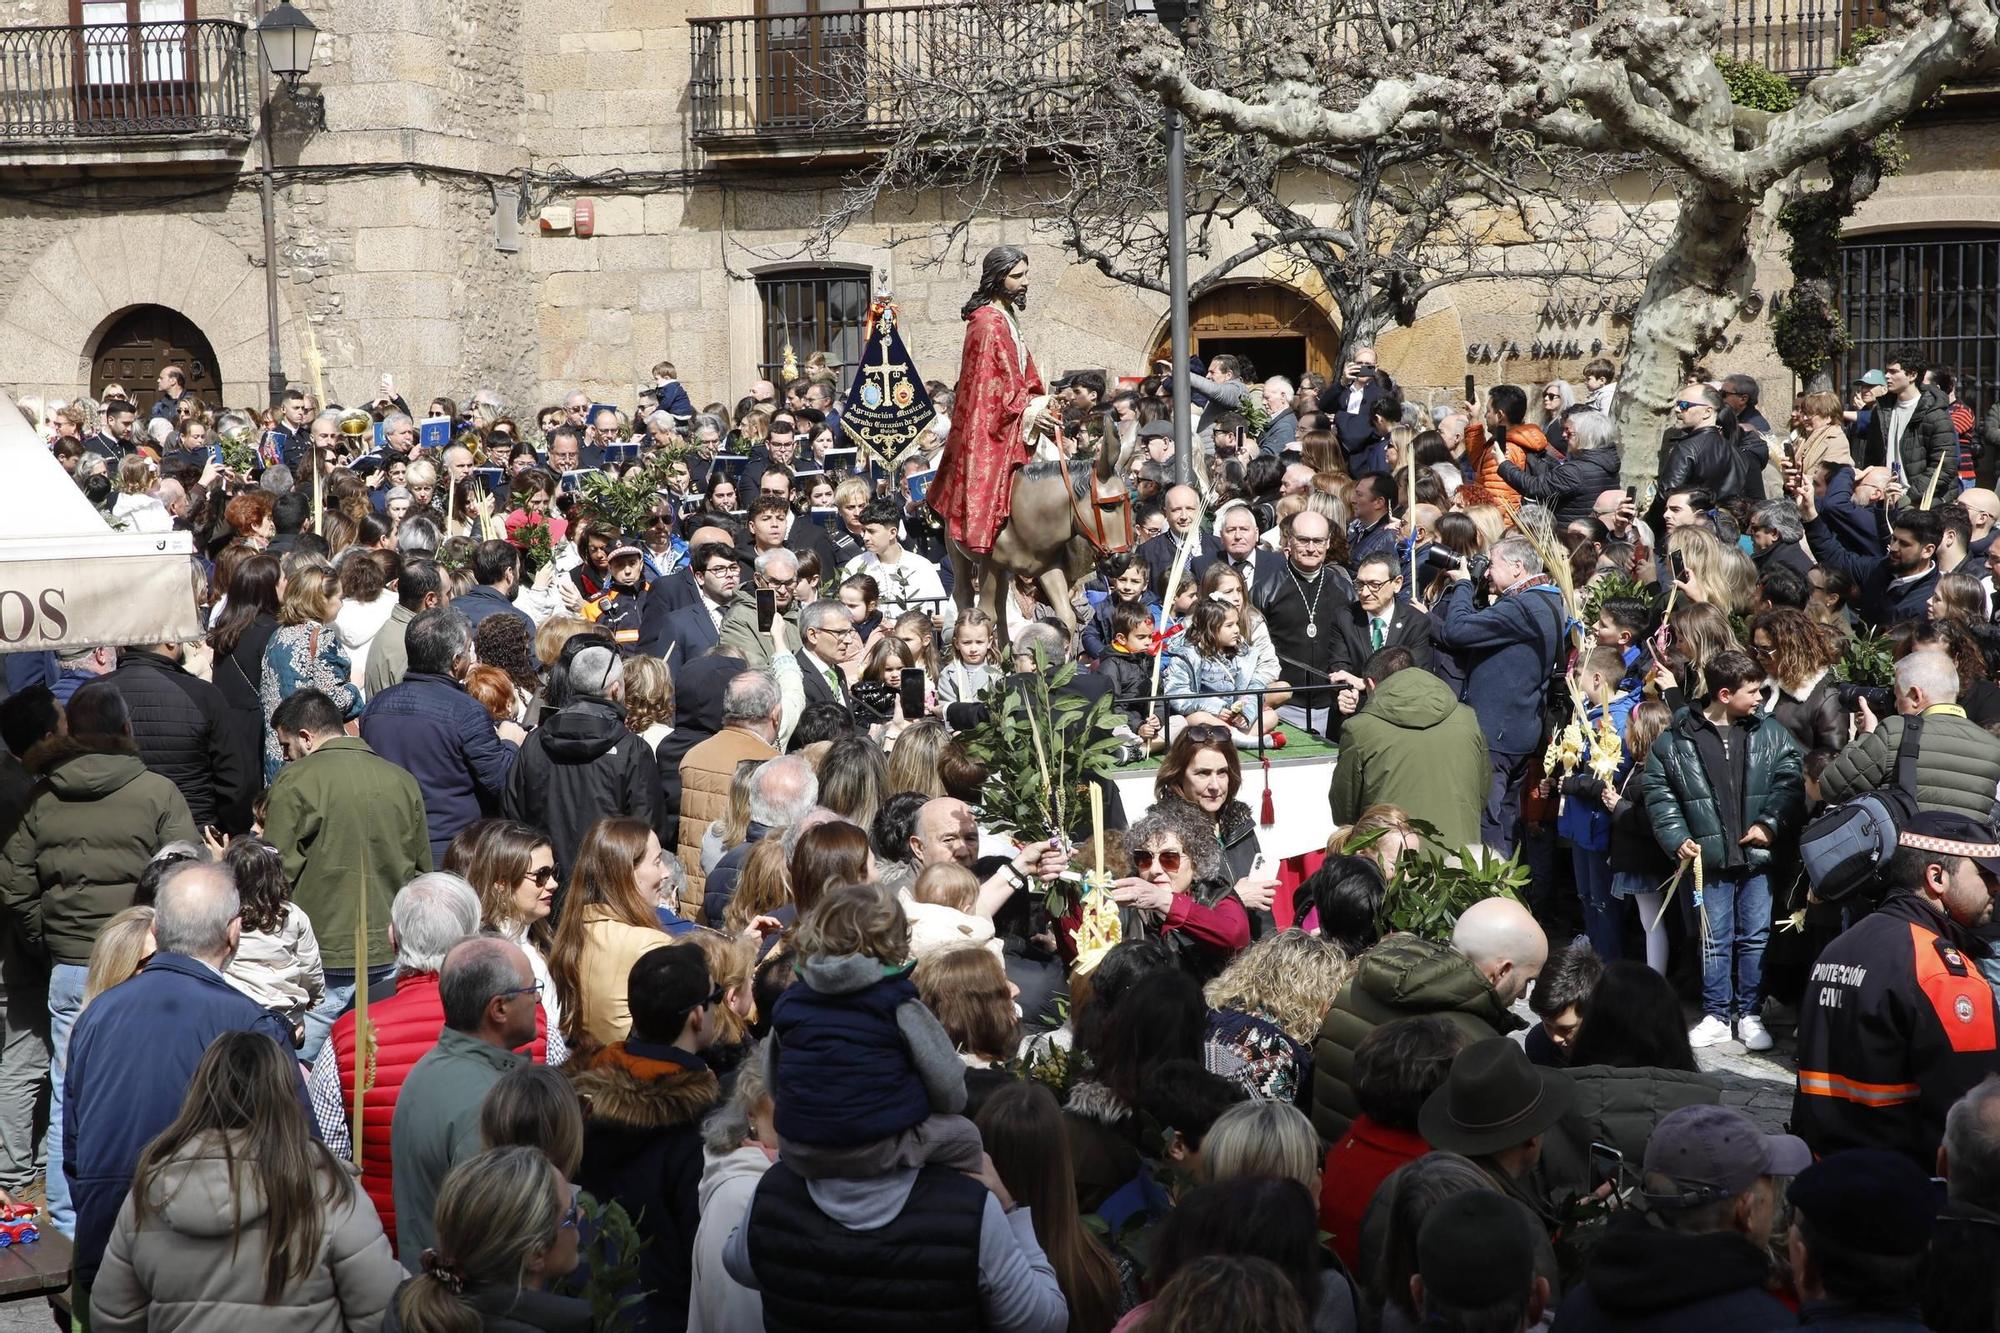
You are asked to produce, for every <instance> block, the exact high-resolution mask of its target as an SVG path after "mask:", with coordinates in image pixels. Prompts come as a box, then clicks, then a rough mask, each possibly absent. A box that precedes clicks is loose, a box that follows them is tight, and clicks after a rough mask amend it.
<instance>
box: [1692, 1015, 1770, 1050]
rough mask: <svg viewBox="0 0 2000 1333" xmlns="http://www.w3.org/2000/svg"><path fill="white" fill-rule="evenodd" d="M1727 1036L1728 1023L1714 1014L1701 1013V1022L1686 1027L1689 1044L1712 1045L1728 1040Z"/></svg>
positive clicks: (1728, 1036) (1697, 1045)
mask: <svg viewBox="0 0 2000 1333" xmlns="http://www.w3.org/2000/svg"><path fill="white" fill-rule="evenodd" d="M1729 1038H1730V1032H1729V1024H1727V1023H1725V1022H1723V1021H1722V1020H1721V1019H1719V1018H1717V1017H1716V1016H1715V1015H1714V1014H1704V1015H1702V1019H1701V1022H1699V1023H1696V1024H1695V1025H1694V1026H1693V1027H1691V1028H1689V1029H1688V1045H1690V1046H1695V1047H1701V1046H1714V1045H1716V1044H1717V1043H1718V1042H1725V1041H1728V1040H1729ZM1766 1040H1767V1041H1768V1040H1769V1038H1766Z"/></svg>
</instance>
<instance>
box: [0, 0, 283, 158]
mask: <svg viewBox="0 0 2000 1333" xmlns="http://www.w3.org/2000/svg"><path fill="white" fill-rule="evenodd" d="M251 58H252V57H251V55H250V53H249V48H248V46H247V44H246V40H245V29H244V26H243V25H242V24H240V23H230V22H226V21H222V20H216V19H201V20H197V21H194V22H189V23H106V24H90V25H88V26H72V27H60V28H5V29H0V144H9V145H51V144H55V145H79V144H89V143H91V142H93V141H102V140H112V139H118V140H129V139H143V138H149V137H156V136H157V137H162V138H169V137H174V136H181V137H190V136H200V137H210V138H227V139H245V140H247V139H248V138H249V136H250V132H251V127H252V122H253V120H254V118H255V105H254V103H253V101H252V99H251V94H250V78H249V70H250V63H249V62H250V60H251Z"/></svg>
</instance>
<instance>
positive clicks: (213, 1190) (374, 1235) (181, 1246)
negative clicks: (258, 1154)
mask: <svg viewBox="0 0 2000 1333" xmlns="http://www.w3.org/2000/svg"><path fill="white" fill-rule="evenodd" d="M237 1188H238V1193H239V1195H240V1207H241V1213H242V1235H241V1238H240V1243H239V1242H237V1241H235V1240H233V1239H232V1226H231V1224H232V1221H233V1216H232V1214H233V1212H234V1211H235V1205H233V1204H232V1200H231V1191H230V1184H229V1167H228V1163H227V1161H226V1159H225V1158H224V1156H223V1151H222V1144H221V1141H220V1139H219V1137H212V1136H211V1137H205V1138H204V1139H201V1140H197V1141H196V1142H195V1143H192V1144H190V1145H189V1146H188V1148H187V1150H186V1151H184V1152H183V1153H182V1154H181V1155H180V1156H179V1157H178V1158H177V1159H176V1160H175V1161H174V1162H173V1163H172V1164H170V1165H169V1166H168V1167H167V1169H166V1170H164V1171H161V1172H159V1173H158V1174H157V1175H155V1177H154V1180H153V1186H152V1190H151V1196H150V1201H149V1207H148V1210H147V1216H146V1220H145V1223H144V1224H143V1225H141V1223H140V1222H139V1220H138V1214H137V1211H136V1209H135V1208H134V1206H133V1202H132V1199H131V1198H130V1197H127V1198H126V1200H125V1205H124V1207H122V1208H121V1209H119V1212H118V1222H117V1225H116V1226H115V1227H114V1228H113V1229H112V1232H111V1243H110V1245H109V1246H108V1247H107V1248H106V1249H105V1252H104V1266H103V1267H102V1268H100V1269H99V1270H98V1273H97V1282H96V1284H95V1285H94V1286H93V1287H92V1288H91V1291H90V1320H91V1327H92V1328H94V1329H97V1330H99V1333H137V1330H146V1331H147V1333H176V1331H177V1330H182V1329H185V1330H188V1333H200V1331H201V1330H207V1329H228V1330H230V1333H374V1331H375V1330H376V1329H378V1328H380V1327H381V1326H382V1314H383V1311H384V1310H386V1309H387V1308H388V1304H389V1301H390V1299H391V1298H392V1297H393V1296H394V1295H395V1292H396V1286H397V1284H398V1283H400V1282H401V1281H402V1280H403V1278H404V1277H406V1276H407V1274H405V1273H404V1272H403V1267H402V1265H401V1264H399V1263H397V1262H396V1255H395V1252H394V1251H393V1250H391V1249H390V1248H389V1241H388V1238H387V1237H385V1236H384V1235H383V1234H382V1221H381V1219H380V1218H379V1217H377V1216H376V1214H375V1205H374V1204H372V1203H370V1202H369V1201H368V1196H367V1195H366V1194H363V1193H362V1192H361V1187H360V1184H359V1182H357V1181H356V1180H354V1179H353V1178H352V1177H351V1176H350V1175H349V1174H348V1173H346V1172H343V1173H342V1174H341V1177H340V1180H339V1182H338V1193H337V1196H336V1202H335V1203H333V1204H332V1205H331V1206H329V1207H328V1208H327V1209H326V1220H325V1224H324V1227H323V1228H322V1231H321V1234H320V1243H319V1254H318V1256H317V1257H316V1258H315V1260H314V1261H313V1265H312V1267H311V1269H310V1270H309V1271H308V1272H307V1273H306V1276H305V1277H304V1279H303V1280H301V1281H297V1282H294V1283H292V1284H291V1285H290V1286H289V1287H287V1288H286V1289H285V1291H284V1292H283V1293H282V1294H280V1296H279V1297H278V1300H277V1302H276V1303H275V1304H273V1305H265V1304H264V1303H263V1299H264V1249H265V1243H266V1234H267V1233H266V1231H265V1225H266V1218H265V1211H264V1210H265V1204H264V1197H263V1193H262V1191H261V1190H259V1189H258V1188H257V1187H256V1185H255V1184H254V1183H253V1182H252V1181H251V1179H250V1177H249V1173H248V1172H247V1171H244V1170H242V1169H241V1168H240V1167H239V1170H238V1173H237Z"/></svg>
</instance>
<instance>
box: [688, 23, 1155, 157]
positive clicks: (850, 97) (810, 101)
mask: <svg viewBox="0 0 2000 1333" xmlns="http://www.w3.org/2000/svg"><path fill="white" fill-rule="evenodd" d="M1113 3H1114V4H1115V3H1116V0H1113ZM1011 11H1012V12H1011V13H1010V14H1008V15H1006V16H1004V17H1003V16H999V15H998V14H997V13H996V11H995V10H994V9H993V8H992V7H990V6H984V5H981V6H973V5H953V4H944V5H897V6H890V7H885V8H879V9H876V8H871V9H846V10H825V11H822V12H819V13H814V14H789V15H777V14H760V15H756V16H754V17H751V16H744V17H738V18H715V19H695V20H692V21H691V22H690V23H689V25H688V26H689V28H690V29H691V35H692V39H693V46H694V74H693V78H692V79H691V81H690V83H689V94H690V101H691V104H692V109H693V136H694V140H695V142H696V143H698V144H700V145H702V146H704V147H728V146H729V145H731V144H732V143H737V144H741V143H757V142H774V141H794V142H798V143H801V144H805V145H809V146H816V147H830V146H841V145H846V144H867V143H870V142H878V141H880V140H881V139H883V138H885V137H887V136H889V135H891V134H894V133H895V132H896V131H898V130H900V129H902V128H904V127H905V125H906V124H907V116H906V112H905V90H906V89H908V88H909V87H911V86H912V85H915V84H921V82H922V81H923V72H924V71H925V70H926V69H931V68H939V69H943V68H948V67H950V66H951V65H953V64H954V63H955V62H959V61H991V60H994V59H996V58H998V57H996V56H995V54H994V53H996V52H1005V51H1008V50H1010V49H1017V48H1018V47H1019V46H1021V45H1022V44H1023V43H1022V42H1021V41H1019V40H1014V39H1015V38H1017V37H1019V36H1021V35H1022V34H1011V33H1010V32H1008V31H1005V29H1007V28H1008V27H1009V26H1010V25H1016V24H1018V25H1020V26H1021V27H1022V28H1024V29H1027V28H1032V29H1033V30H1034V31H1035V34H1036V40H1035V43H1034V47H1035V49H1036V50H1037V51H1042V52H1046V53H1047V54H1048V55H1049V56H1050V57H1051V59H1050V60H1049V61H1048V62H1047V63H1045V64H1044V65H1043V67H1042V68H1041V69H1040V71H1039V73H1040V74H1042V75H1044V76H1048V75H1054V76H1056V77H1058V78H1059V77H1061V76H1062V75H1064V74H1065V73H1067V72H1071V71H1073V72H1075V73H1076V74H1077V75H1078V76H1079V77H1081V75H1082V73H1083V70H1084V68H1085V62H1086V61H1089V60H1092V59H1102V45H1101V39H1102V37H1103V36H1104V35H1105V34H1106V33H1107V31H1108V27H1107V26H1106V25H1108V23H1109V21H1110V20H1109V17H1108V15H1109V13H1110V11H1109V10H1108V9H1107V7H1106V3H1105V0H1021V3H1019V4H1018V5H1014V6H1012V7H1011ZM1051 33H1057V34H1061V33H1074V34H1076V35H1078V37H1079V40H1075V41H1067V40H1063V41H1054V42H1051V41H1050V34H1051ZM1085 35H1088V36H1090V37H1094V38H1096V39H1098V40H1096V41H1091V40H1082V39H1081V38H1083V37H1084V36H1085ZM891 71H893V72H894V73H895V76H896V77H894V78H890V77H888V74H889V72H891Z"/></svg>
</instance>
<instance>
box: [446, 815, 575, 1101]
mask: <svg viewBox="0 0 2000 1333" xmlns="http://www.w3.org/2000/svg"><path fill="white" fill-rule="evenodd" d="M444 868H445V869H446V870H448V871H450V872H451V873H452V874H454V875H462V876H464V878H465V882H466V883H468V884H470V885H471V886H472V891H473V892H474V893H476V894H478V895H479V925H480V928H481V929H483V930H490V931H492V932H494V933H495V934H496V935H499V936H501V937H502V938H504V939H507V940H510V941H512V942H513V943H514V944H515V945H517V946H518V947H519V948H520V950H521V952H522V953H524V954H526V955H527V956H528V969H529V970H530V971H531V972H533V973H534V974H535V980H536V981H537V982H538V983H539V984H540V985H541V990H540V991H539V992H538V993H537V998H538V999H539V1000H540V1002H541V1012H540V1013H539V1014H537V1015H536V1017H535V1044H534V1046H533V1047H532V1048H531V1049H530V1054H531V1055H532V1056H533V1057H534V1059H535V1061H536V1062H537V1063H539V1064H548V1065H559V1064H561V1063H562V1062H563V1061H564V1060H566V1059H568V1058H569V1044H568V1043H567V1042H566V1041H564V1040H563V1031H562V1030H563V1022H562V1020H563V1012H562V1006H561V1001H560V999H559V998H558V997H557V994H556V983H555V978H554V977H553V976H552V975H551V974H550V972H549V962H548V954H549V948H550V946H551V945H553V944H554V942H555V931H554V930H553V929H552V928H551V927H550V925H549V916H550V914H551V913H552V912H554V910H555V905H556V898H557V896H558V895H559V893H560V892H561V889H562V880H561V877H560V875H559V873H558V872H557V870H556V853H555V848H554V846H553V845H552V844H551V843H550V842H549V839H548V835H547V834H545V833H543V832H541V830H539V829H533V828H530V827H528V826H527V825H526V824H517V823H515V822H514V821H513V820H511V819H482V820H480V821H478V822H477V823H474V824H470V825H468V826H466V828H464V829H463V830H461V831H460V832H459V835H458V836H457V837H455V838H453V839H452V840H451V846H450V847H449V848H448V849H447V850H446V851H445V854H444Z"/></svg>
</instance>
